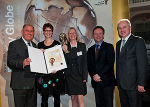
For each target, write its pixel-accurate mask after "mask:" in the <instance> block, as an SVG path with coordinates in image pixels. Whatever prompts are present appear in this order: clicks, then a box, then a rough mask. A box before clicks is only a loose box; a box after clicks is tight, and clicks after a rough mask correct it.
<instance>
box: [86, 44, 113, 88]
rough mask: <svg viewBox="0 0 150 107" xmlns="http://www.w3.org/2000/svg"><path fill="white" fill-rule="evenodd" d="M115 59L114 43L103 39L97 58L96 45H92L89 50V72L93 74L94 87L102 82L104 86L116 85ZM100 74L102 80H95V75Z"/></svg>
mask: <svg viewBox="0 0 150 107" xmlns="http://www.w3.org/2000/svg"><path fill="white" fill-rule="evenodd" d="M114 60H115V53H114V48H113V45H112V44H109V43H106V42H104V41H103V43H102V44H101V47H100V50H99V52H98V56H97V60H95V45H93V46H91V47H90V48H89V49H88V52H87V62H88V72H89V74H90V76H91V83H92V86H93V88H94V87H96V86H98V85H99V84H102V85H103V86H114V85H115V77H114ZM95 74H98V75H99V76H100V78H101V79H102V82H95V81H94V80H93V76H94V75H95Z"/></svg>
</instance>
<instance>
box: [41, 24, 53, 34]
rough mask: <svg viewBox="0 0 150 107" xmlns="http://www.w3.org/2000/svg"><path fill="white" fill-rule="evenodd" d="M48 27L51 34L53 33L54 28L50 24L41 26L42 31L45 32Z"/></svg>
mask: <svg viewBox="0 0 150 107" xmlns="http://www.w3.org/2000/svg"><path fill="white" fill-rule="evenodd" d="M48 27H49V28H50V29H51V30H52V32H53V29H54V27H53V26H52V25H51V24H50V23H45V24H44V25H43V31H45V29H46V28H48Z"/></svg>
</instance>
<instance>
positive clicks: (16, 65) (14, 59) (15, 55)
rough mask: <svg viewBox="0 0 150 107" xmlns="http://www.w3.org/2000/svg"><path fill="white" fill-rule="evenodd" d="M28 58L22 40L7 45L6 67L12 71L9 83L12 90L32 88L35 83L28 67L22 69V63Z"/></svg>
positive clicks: (33, 75)
mask: <svg viewBox="0 0 150 107" xmlns="http://www.w3.org/2000/svg"><path fill="white" fill-rule="evenodd" d="M31 43H32V46H33V47H36V45H35V44H34V43H33V42H31ZM28 57H29V55H28V49H27V46H26V44H25V43H24V41H23V39H22V38H20V39H18V40H15V41H13V42H11V43H10V44H9V47H8V56H7V65H8V67H9V68H10V69H12V73H11V83H10V86H11V88H12V89H32V88H33V86H34V83H35V74H33V73H31V72H30V66H26V67H24V68H23V61H24V59H26V58H28Z"/></svg>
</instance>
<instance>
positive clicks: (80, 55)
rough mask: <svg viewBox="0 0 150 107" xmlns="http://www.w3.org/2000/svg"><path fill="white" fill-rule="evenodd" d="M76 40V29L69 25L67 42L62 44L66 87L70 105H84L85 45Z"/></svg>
mask: <svg viewBox="0 0 150 107" xmlns="http://www.w3.org/2000/svg"><path fill="white" fill-rule="evenodd" d="M78 40H79V39H78V35H77V32H76V29H75V28H73V27H71V28H70V29H69V31H68V41H69V42H68V44H67V45H65V44H64V45H63V50H64V52H65V58H66V63H67V70H66V71H65V75H66V88H67V93H68V95H70V96H71V100H72V107H84V101H83V96H84V95H86V94H87V87H86V82H87V77H88V71H87V61H86V59H87V58H86V57H87V56H86V46H85V44H84V43H81V42H78ZM66 51H68V52H66Z"/></svg>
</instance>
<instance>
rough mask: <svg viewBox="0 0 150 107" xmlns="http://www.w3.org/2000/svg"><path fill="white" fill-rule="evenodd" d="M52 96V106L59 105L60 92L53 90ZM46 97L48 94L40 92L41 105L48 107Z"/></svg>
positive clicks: (58, 106) (57, 106)
mask: <svg viewBox="0 0 150 107" xmlns="http://www.w3.org/2000/svg"><path fill="white" fill-rule="evenodd" d="M53 97H54V107H60V93H56V92H55V91H54V93H53ZM48 98H49V95H46V94H42V102H41V107H48Z"/></svg>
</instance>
